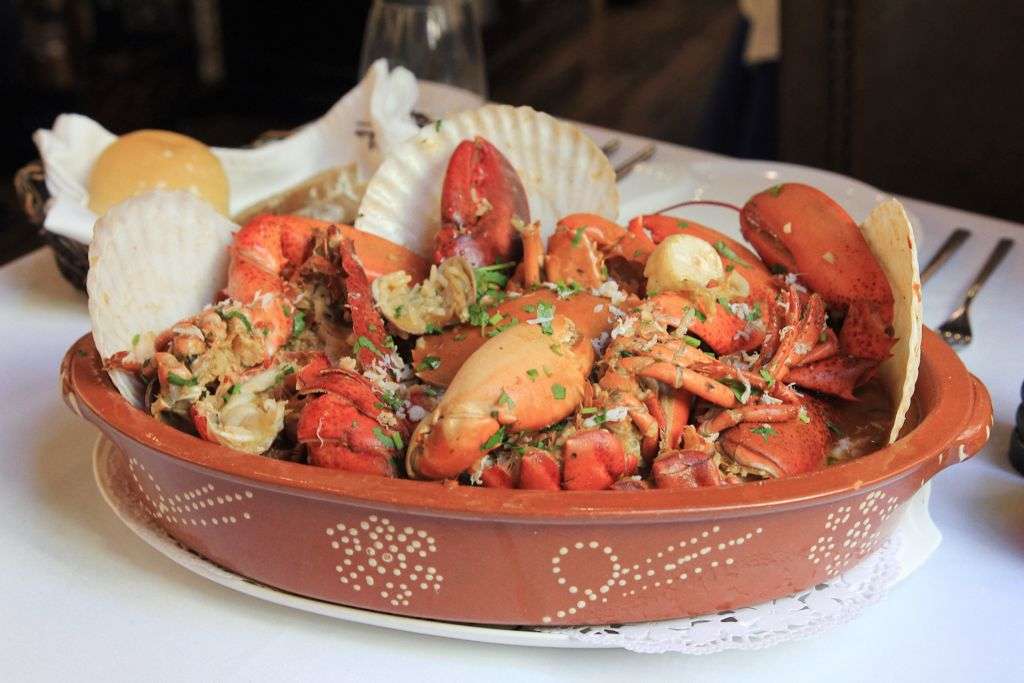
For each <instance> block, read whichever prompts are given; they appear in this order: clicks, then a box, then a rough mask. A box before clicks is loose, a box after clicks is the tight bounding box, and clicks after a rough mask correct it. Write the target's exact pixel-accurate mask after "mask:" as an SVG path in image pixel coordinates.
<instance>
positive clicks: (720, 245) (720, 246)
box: [715, 240, 750, 268]
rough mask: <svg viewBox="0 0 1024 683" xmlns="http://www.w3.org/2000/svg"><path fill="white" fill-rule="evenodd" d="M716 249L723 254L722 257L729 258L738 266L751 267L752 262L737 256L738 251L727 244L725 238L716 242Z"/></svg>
mask: <svg viewBox="0 0 1024 683" xmlns="http://www.w3.org/2000/svg"><path fill="white" fill-rule="evenodd" d="M715 251H717V252H718V253H719V254H721V255H722V258H727V259H729V260H730V261H732V262H733V263H735V264H736V265H738V266H744V267H745V268H749V267H750V264H749V263H747V262H746V261H744V260H743V259H741V258H740V257H739V256H737V255H736V252H735V251H733V250H732V247H730V246H729V245H728V244H726V243H725V241H724V240H718V241H717V242H715Z"/></svg>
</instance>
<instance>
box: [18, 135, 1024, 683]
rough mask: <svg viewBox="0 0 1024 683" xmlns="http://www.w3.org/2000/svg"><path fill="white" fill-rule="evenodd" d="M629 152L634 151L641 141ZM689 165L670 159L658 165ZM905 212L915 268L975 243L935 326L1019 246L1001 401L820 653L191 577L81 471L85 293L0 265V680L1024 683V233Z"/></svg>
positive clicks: (999, 311)
mask: <svg viewBox="0 0 1024 683" xmlns="http://www.w3.org/2000/svg"><path fill="white" fill-rule="evenodd" d="M606 135H607V134H606V133H605V132H603V131H595V132H594V136H595V137H596V138H598V139H599V141H600V140H601V139H603V138H604V137H606ZM621 137H624V138H625V142H626V147H627V150H626V151H627V152H628V151H632V150H633V149H634V148H635V147H636V146H637V145H638V144H639V143H640V142H642V140H640V139H639V138H632V137H629V136H621ZM700 156H702V155H701V153H698V152H695V151H693V150H687V149H683V148H679V147H673V146H670V145H661V146H660V148H659V150H658V157H657V158H658V159H659V160H660V161H671V160H674V159H680V160H692V159H694V158H699V157H700ZM907 204H908V206H909V208H910V209H911V210H912V211H913V212H914V213H915V214H916V215H917V216H918V217H919V218H920V219H921V221H922V223H923V244H922V245H921V255H922V260H926V259H927V258H928V257H929V256H930V255H931V254H932V253H933V252H934V250H935V249H936V248H937V247H938V245H939V244H940V243H941V241H942V240H943V239H944V238H945V236H946V235H947V234H948V233H949V231H950V230H951V229H952V228H953V227H954V226H957V225H965V226H967V227H969V228H970V229H971V230H973V232H974V237H973V238H972V239H971V240H970V241H969V242H968V243H967V244H966V245H965V247H964V248H963V249H962V250H961V252H960V253H959V254H957V256H956V257H955V258H954V259H953V260H952V261H951V262H950V263H949V264H948V265H947V266H946V267H945V268H944V269H943V270H942V271H940V272H939V274H938V275H937V276H936V278H935V279H934V280H933V281H932V282H931V283H930V284H929V285H928V286H927V287H926V296H925V321H926V322H927V323H928V324H929V325H931V326H935V325H938V324H939V323H940V322H941V321H942V320H943V319H944V318H945V316H946V315H947V314H948V313H949V311H950V310H952V308H953V306H954V305H955V303H956V300H957V299H958V298H959V296H961V295H962V292H963V289H964V288H965V287H966V285H967V283H968V282H969V281H970V279H971V277H972V275H973V273H974V272H975V271H976V270H977V268H978V267H979V266H980V264H981V262H982V261H983V259H984V257H985V255H986V254H987V253H988V251H989V250H990V249H991V248H992V246H993V244H994V243H995V241H996V239H997V238H999V237H1001V236H1011V237H1014V238H1016V239H1017V240H1018V242H1021V243H1019V244H1018V246H1017V247H1016V248H1015V249H1014V250H1013V251H1012V252H1011V253H1010V255H1009V258H1008V260H1007V262H1005V263H1004V264H1003V266H1002V267H1001V268H1000V269H999V271H998V272H997V273H996V274H995V275H994V277H993V279H992V280H991V281H990V282H989V284H988V286H987V287H986V289H985V290H984V291H983V292H982V294H981V296H980V298H979V299H978V301H977V302H976V304H975V308H974V310H973V311H972V322H973V325H974V332H975V339H976V341H975V342H974V344H972V345H971V346H970V347H969V348H968V349H966V350H964V351H962V352H961V353H962V357H963V359H964V361H965V362H966V363H967V365H968V367H969V368H970V369H971V370H972V371H973V372H974V373H975V374H976V375H978V376H979V377H980V378H981V379H982V380H983V381H984V382H985V383H986V384H987V385H988V388H989V391H991V393H992V398H993V402H994V404H995V412H996V423H995V427H994V428H993V430H992V439H991V442H990V443H989V446H988V447H987V448H986V449H985V451H984V452H983V453H981V454H980V455H978V456H977V457H975V458H974V459H973V460H971V461H969V462H967V463H965V464H962V465H958V466H956V467H954V468H952V469H951V470H948V471H945V472H942V473H941V474H939V475H938V477H936V479H935V480H934V488H933V492H932V514H933V517H934V518H935V521H936V523H937V524H938V526H939V528H940V529H941V531H942V533H943V534H944V541H943V543H942V545H941V547H940V548H939V549H938V551H937V552H936V553H935V555H934V556H933V557H932V559H931V560H930V561H929V562H928V563H927V564H926V565H925V566H924V567H923V568H922V569H920V570H919V571H918V572H917V573H916V574H914V575H913V576H911V577H910V578H909V579H908V580H907V581H905V582H903V583H902V584H900V585H898V586H897V587H896V588H895V589H894V590H893V592H892V593H891V594H890V595H889V596H888V597H887V598H886V599H885V600H884V601H883V602H882V603H880V604H878V605H875V606H873V607H870V608H869V609H868V611H867V612H866V613H865V614H864V615H863V616H862V617H861V618H860V619H858V620H857V621H855V622H853V623H851V624H847V625H845V626H841V627H839V628H836V629H834V630H831V631H828V632H826V633H824V634H822V635H820V636H819V637H817V638H814V639H811V640H807V641H802V642H797V643H791V644H787V645H783V646H779V647H776V648H773V649H770V650H764V651H758V652H746V653H736V652H732V653H722V654H718V655H710V656H706V657H683V656H679V655H661V656H655V655H637V654H631V653H628V652H625V651H619V650H608V651H598V650H593V651H574V650H546V649H527V648H515V647H505V646H495V645H481V644H474V643H466V642H460V641H454V640H445V639H441V638H432V637H424V636H414V635H408V634H405V633H398V632H392V631H387V630H383V629H378V628H373V627H365V626H357V625H351V624H347V623H342V622H338V621H334V620H332V619H329V618H326V617H320V616H316V615H312V614H307V613H303V612H298V611H293V610H290V609H288V608H285V607H279V606H276V605H271V604H266V603H263V602H261V601H259V600H256V599H253V598H250V597H247V596H244V595H240V594H237V593H234V592H232V591H231V590H228V589H226V588H221V587H220V586H217V585H214V584H212V583H210V582H208V581H205V580H204V579H201V578H198V577H197V576H194V575H192V574H190V573H189V572H187V571H186V570H184V569H182V568H180V567H179V566H177V565H175V564H174V563H172V562H171V561H170V560H168V559H166V558H164V557H163V556H161V555H159V554H157V553H156V552H155V551H153V550H152V549H151V548H150V547H149V546H147V545H145V544H144V543H143V542H142V541H141V540H139V539H138V538H136V537H135V536H134V535H132V533H131V532H130V531H128V529H126V528H125V527H124V526H122V525H121V523H120V522H119V521H118V520H117V519H116V518H115V517H114V515H113V514H112V513H111V512H110V510H108V509H107V507H106V505H105V504H104V503H103V501H102V500H101V498H100V495H99V493H98V491H97V490H96V487H95V485H94V484H93V480H92V474H91V463H90V451H91V448H92V445H93V442H94V441H95V437H96V434H97V432H96V430H94V429H93V428H92V427H91V426H90V425H88V424H87V423H85V422H83V421H81V420H79V419H78V418H77V417H75V416H74V415H73V414H71V413H70V412H69V411H68V410H66V409H65V407H64V405H63V404H62V403H61V401H60V399H59V397H58V392H57V390H56V385H57V367H58V363H59V361H60V359H61V357H62V355H63V353H64V351H65V349H66V348H67V347H68V346H69V345H70V344H71V343H72V342H73V341H74V340H75V339H77V338H78V337H79V336H80V335H81V334H83V333H84V332H86V331H87V329H88V318H87V314H86V309H85V297H84V295H82V294H80V293H78V292H76V291H74V290H73V289H72V288H71V286H70V285H68V284H67V283H65V282H64V281H63V280H62V279H61V278H60V277H59V275H58V273H57V270H56V268H55V266H54V264H53V259H52V257H51V255H50V254H49V253H48V252H45V251H37V252H34V253H32V254H29V255H28V256H26V257H24V258H22V259H20V260H18V261H15V262H14V263H11V264H8V265H7V266H5V267H3V268H2V269H0V321H2V329H3V337H4V339H3V342H2V343H0V387H2V388H3V394H2V395H3V398H4V405H3V407H2V408H0V440H2V443H3V446H4V448H3V454H2V456H0V543H2V546H0V590H2V594H0V624H2V629H0V679H4V680H26V679H48V680H52V679H71V678H74V679H97V678H100V677H103V678H106V679H113V680H140V679H142V678H143V677H147V678H148V679H150V680H171V679H176V680H181V679H214V680H227V679H231V680H252V679H269V680H294V679H310V678H314V677H315V678H319V679H325V678H326V679H343V680H378V679H384V678H387V679H392V680H405V679H414V680H423V681H431V680H444V681H451V680H468V679H476V680H496V679H498V680H520V679H521V680H531V681H538V680H557V681H565V680H576V679H579V680H588V681H595V680H604V679H614V680H619V681H621V680H638V681H639V680H658V679H660V680H666V681H667V680H673V681H675V680H699V681H701V682H702V683H707V682H710V681H715V680H720V679H735V678H737V677H739V676H746V677H750V678H751V679H753V680H769V679H778V680H783V681H787V683H795V682H796V681H803V680H807V681H811V680H814V681H820V680H822V679H828V680H834V681H841V680H865V679H867V678H869V677H872V678H882V679H889V678H893V677H897V678H900V679H903V680H928V681H938V680H986V679H987V680H1012V679H1016V680H1024V658H1022V656H1021V652H1020V650H1021V647H1022V646H1024V619H1022V616H1021V615H1022V613H1024V598H1022V591H1024V477H1021V476H1019V475H1017V474H1016V473H1015V472H1014V471H1013V470H1012V469H1011V468H1010V466H1009V464H1008V463H1007V461H1006V447H1007V443H1008V439H1009V434H1010V430H1011V429H1012V423H1013V419H1014V411H1015V409H1016V406H1017V404H1018V403H1019V401H1020V397H1019V394H1018V392H1019V388H1020V383H1021V380H1022V379H1024V348H1022V347H1024V229H1022V227H1024V226H1021V225H1017V224H1013V223H1009V222H1005V221H1000V220H996V219H993V218H987V217H983V216H979V215H975V214H970V213H966V212H962V211H957V210H954V209H948V208H943V207H940V206H935V205H932V204H927V203H924V202H919V201H909V200H908V202H907Z"/></svg>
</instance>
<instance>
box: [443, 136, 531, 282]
mask: <svg viewBox="0 0 1024 683" xmlns="http://www.w3.org/2000/svg"><path fill="white" fill-rule="evenodd" d="M529 222H530V205H529V201H528V200H527V197H526V190H525V189H524V188H523V183H522V181H521V180H520V179H519V175H518V174H517V173H516V170H515V169H514V168H512V164H511V163H509V161H508V159H506V158H505V156H504V155H503V154H502V153H501V152H499V151H498V149H497V148H496V147H495V146H494V145H492V144H491V143H490V142H488V141H487V140H485V139H484V138H482V137H479V136H478V137H476V138H474V139H473V140H463V141H462V142H460V143H459V145H458V147H456V148H455V151H454V152H453V153H452V156H451V158H450V159H449V160H448V170H447V172H446V173H445V177H444V186H443V188H442V191H441V229H440V230H439V231H438V233H437V236H436V237H435V238H434V254H433V258H434V263H441V262H442V261H443V260H445V259H446V258H448V257H450V256H462V257H463V258H465V259H466V260H467V261H469V263H470V265H472V266H474V267H480V266H488V265H491V264H494V263H499V262H504V261H515V260H519V254H520V251H521V249H522V243H521V240H520V236H519V230H518V229H517V228H516V226H517V225H519V226H520V227H525V226H526V225H527V224H528V223H529Z"/></svg>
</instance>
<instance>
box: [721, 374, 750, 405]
mask: <svg viewBox="0 0 1024 683" xmlns="http://www.w3.org/2000/svg"><path fill="white" fill-rule="evenodd" d="M718 381H719V382H721V383H722V384H724V385H725V386H727V387H729V388H730V389H732V393H733V396H735V397H736V400H737V401H738V402H739V403H745V401H744V400H743V398H744V396H743V395H744V394H746V393H747V385H746V384H744V383H743V382H741V381H739V380H738V379H735V378H733V377H723V378H722V379H720V380H718Z"/></svg>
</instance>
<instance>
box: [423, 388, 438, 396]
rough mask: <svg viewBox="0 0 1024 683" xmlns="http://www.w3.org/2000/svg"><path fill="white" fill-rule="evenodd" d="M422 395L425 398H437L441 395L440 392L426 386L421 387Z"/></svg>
mask: <svg viewBox="0 0 1024 683" xmlns="http://www.w3.org/2000/svg"><path fill="white" fill-rule="evenodd" d="M423 393H424V394H426V395H427V396H439V395H440V394H441V392H440V391H438V390H437V389H435V388H434V387H426V386H425V387H423Z"/></svg>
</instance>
